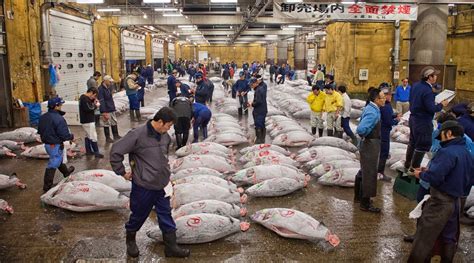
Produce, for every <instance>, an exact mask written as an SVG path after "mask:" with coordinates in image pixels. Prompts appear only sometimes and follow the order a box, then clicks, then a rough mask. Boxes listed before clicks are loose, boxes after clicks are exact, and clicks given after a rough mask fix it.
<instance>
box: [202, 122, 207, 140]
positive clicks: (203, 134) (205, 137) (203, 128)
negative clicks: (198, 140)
mask: <svg viewBox="0 0 474 263" xmlns="http://www.w3.org/2000/svg"><path fill="white" fill-rule="evenodd" d="M202 139H203V140H205V139H207V125H206V126H203V127H202Z"/></svg>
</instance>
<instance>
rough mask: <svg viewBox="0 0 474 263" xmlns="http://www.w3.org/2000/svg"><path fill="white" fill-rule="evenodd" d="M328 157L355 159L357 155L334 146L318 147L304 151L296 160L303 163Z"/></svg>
mask: <svg viewBox="0 0 474 263" xmlns="http://www.w3.org/2000/svg"><path fill="white" fill-rule="evenodd" d="M327 155H344V156H348V157H351V158H354V159H355V158H356V155H355V154H354V153H351V152H348V151H346V150H343V149H339V148H335V147H332V146H316V147H311V148H308V149H307V150H304V151H302V152H301V153H299V154H298V155H297V156H296V158H295V160H296V161H298V162H302V163H303V162H309V161H311V160H314V159H318V158H319V157H321V156H327Z"/></svg>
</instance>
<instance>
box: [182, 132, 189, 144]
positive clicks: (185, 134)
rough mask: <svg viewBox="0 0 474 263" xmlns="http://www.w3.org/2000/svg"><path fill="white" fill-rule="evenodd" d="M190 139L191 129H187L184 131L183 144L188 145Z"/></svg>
mask: <svg viewBox="0 0 474 263" xmlns="http://www.w3.org/2000/svg"><path fill="white" fill-rule="evenodd" d="M188 139H189V131H185V132H184V133H183V141H182V146H186V144H187V143H188Z"/></svg>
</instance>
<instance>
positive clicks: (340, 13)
mask: <svg viewBox="0 0 474 263" xmlns="http://www.w3.org/2000/svg"><path fill="white" fill-rule="evenodd" d="M273 15H274V17H278V18H293V19H305V20H308V19H313V20H319V19H329V20H379V21H380V20H382V21H396V20H410V21H415V20H416V18H417V16H418V6H417V5H416V4H403V3H397V4H395V3H383V4H372V3H357V4H356V3H347V4H346V3H344V4H343V3H319V2H312V3H285V2H281V1H274V2H273Z"/></svg>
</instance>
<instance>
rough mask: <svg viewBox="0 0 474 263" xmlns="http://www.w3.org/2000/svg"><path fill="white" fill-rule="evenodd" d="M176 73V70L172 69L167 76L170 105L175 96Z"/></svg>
mask: <svg viewBox="0 0 474 263" xmlns="http://www.w3.org/2000/svg"><path fill="white" fill-rule="evenodd" d="M177 74H178V71H177V70H176V69H173V71H172V72H171V74H170V75H169V76H168V81H167V84H168V95H169V96H170V105H171V102H172V101H173V100H174V98H176V75H177Z"/></svg>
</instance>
